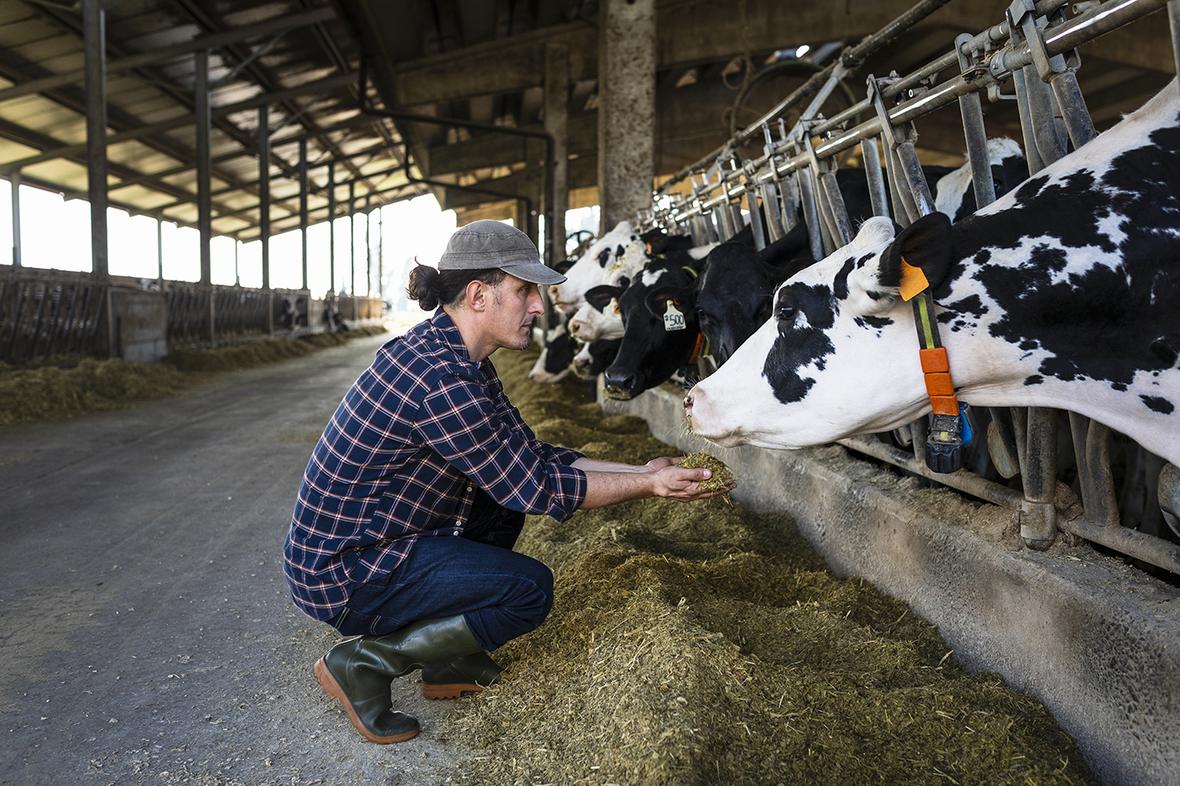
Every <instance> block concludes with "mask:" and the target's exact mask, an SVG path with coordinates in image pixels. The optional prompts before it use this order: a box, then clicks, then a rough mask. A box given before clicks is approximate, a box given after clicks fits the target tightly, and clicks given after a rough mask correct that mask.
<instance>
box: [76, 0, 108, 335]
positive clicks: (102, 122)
mask: <svg viewBox="0 0 1180 786" xmlns="http://www.w3.org/2000/svg"><path fill="white" fill-rule="evenodd" d="M82 32H83V36H82V38H83V52H84V58H83V59H84V63H85V71H86V75H85V81H84V85H85V88H86V196H87V198H88V199H89V200H90V264H91V267H90V269H91V271H92V272H93V273H94V276H95V278H97V279H98V280H99V281H102V282H104V283H105V282H106V281H107V279H108V277H109V270H108V267H107V50H106V34H107V33H106V11H104V10H103V7H102V4H101V3H100V2H99V0H85V2H83V3H82ZM108 316H110V314H109V309H108Z"/></svg>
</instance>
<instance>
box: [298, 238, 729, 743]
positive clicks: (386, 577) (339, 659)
mask: <svg viewBox="0 0 1180 786" xmlns="http://www.w3.org/2000/svg"><path fill="white" fill-rule="evenodd" d="M564 280H565V277H564V276H562V275H561V274H559V273H557V272H555V271H553V270H552V269H550V268H548V267H546V266H545V265H543V264H542V263H541V261H540V259H539V254H538V252H537V247H536V246H535V245H533V243H532V241H531V240H529V238H528V237H527V236H526V235H525V234H524V233H523V232H520V231H519V230H517V229H513V228H512V227H509V226H508V225H506V224H502V223H500V222H498V221H476V222H475V223H472V224H468V225H467V226H465V227H462V228H460V229H459V230H457V231H456V232H455V233H454V235H452V236H451V239H450V241H449V242H448V244H447V248H446V251H445V252H444V253H443V255H442V257H441V259H440V260H439V265H438V270H435V269H433V268H430V267H426V266H423V265H419V266H418V267H417V268H415V269H414V271H413V272H412V273H411V275H410V285H409V289H408V294H409V296H410V297H411V298H413V299H414V300H417V301H418V304H419V305H420V306H421V307H422V308H424V309H426V310H434V309H436V307H437V310H435V311H434V315H433V316H432V317H431V318H430V319H428V320H426V321H424V322H422V323H420V324H418V325H417V326H416V327H414V328H413V329H412V330H410V331H409V332H408V333H406V335H405V336H402V337H400V338H395V339H393V340H392V341H390V342H389V343H387V344H385V345H384V346H383V347H381V349H380V350H378V352H377V355H376V357H375V358H374V359H373V363H372V365H370V366H369V367H368V368H367V369H365V371H364V372H363V373H362V374H361V375H360V377H359V378H358V379H357V380H356V382H354V383H353V385H352V387H351V388H349V390H348V392H347V393H345V395H344V399H343V400H342V401H341V402H340V406H339V407H337V409H336V412H335V414H334V415H333V416H332V419H331V421H329V423H328V425H327V427H326V428H325V429H324V433H323V436H321V437H320V440H319V442H318V443H317V444H316V446H315V450H314V451H313V452H312V455H311V460H310V461H309V462H308V464H307V469H306V471H305V473H304V476H303V483H302V485H301V486H300V488H299V496H298V499H297V500H296V503H295V512H294V515H293V517H292V520H291V527H290V530H289V532H288V535H287V539H286V544H285V547H284V557H285V560H284V571H285V573H286V576H287V581H288V584H289V586H290V588H291V593H292V596H293V597H294V600H295V604H296V605H297V606H298V607H299V608H300V609H301V610H303V611H304V612H306V613H307V614H309V615H310V616H312V617H314V618H315V619H318V620H322V621H324V622H327V623H328V624H329V625H331V626H332V627H334V628H336V629H337V630H338V631H340V632H341V633H343V634H344V635H346V636H352V637H354V638H348V639H345V640H344V641H342V642H340V643H339V644H337V645H336V646H334V647H333V648H332V649H331V650H330V651H329V652H328V654H327V655H325V656H324V657H323V658H321V659H320V660H319V661H318V662H317V663H316V665H315V675H316V679H317V680H318V681H319V683H320V685H321V686H322V687H323V689H324V692H325V693H327V694H328V695H329V696H330V697H332V698H334V699H337V700H339V701H340V703H341V704H342V705H343V707H344V710H345V712H346V713H347V715H348V718H349V720H351V721H352V725H353V726H355V727H356V730H357V731H358V732H360V734H361V736H362V737H364V738H365V739H366V740H369V741H370V742H376V743H383V744H384V743H392V742H402V741H404V740H408V739H410V738H411V737H414V736H415V735H417V734H418V731H419V726H418V721H417V719H415V718H413V717H411V716H410V715H407V714H405V713H402V712H398V711H396V710H394V709H393V707H392V701H391V699H390V684H391V682H392V681H393V680H394V679H395V678H397V677H401V676H403V675H405V674H408V673H410V672H412V671H414V670H415V669H419V668H420V669H421V670H422V691H423V694H424V695H425V696H426V697H427V698H436V699H451V698H457V697H458V696H461V695H463V694H464V693H469V692H476V691H479V690H481V689H482V687H484V686H487V685H490V684H493V683H495V682H497V681H498V679H499V676H500V668H499V667H498V666H497V665H496V662H495V661H494V660H492V658H491V656H490V655H488V652H490V651H493V650H495V649H496V648H497V647H499V646H500V645H502V644H504V643H505V642H507V641H509V640H511V639H513V638H516V637H517V636H520V635H522V634H525V633H528V632H529V631H531V630H533V629H534V628H536V627H538V626H539V625H540V624H541V623H542V622H544V620H545V617H546V615H548V613H549V610H550V608H551V606H552V604H553V574H552V572H550V570H549V568H547V567H546V566H545V565H544V564H542V563H540V562H538V561H537V560H535V559H533V558H531V557H527V556H525V555H523V554H518V553H516V552H514V551H513V550H512V548H513V546H514V545H515V543H516V539H517V536H518V535H519V534H520V531H521V528H522V527H523V525H524V515H525V514H526V513H532V514H542V513H544V514H548V515H550V516H552V517H553V518H555V519H557V520H558V521H564V520H565V519H567V518H569V517H570V516H571V515H573V513H574V511H576V510H577V509H579V508H596V507H601V506H604V505H610V504H613V503H616V502H623V501H626V500H632V499H639V498H641V497H650V496H661V497H671V498H673V499H679V500H696V499H704V498H706V497H711V496H715V495H716V494H719V493H725V491H726V489H722V490H720V491H715V492H704V491H703V490H702V489H701V488H700V485H699V481H702V480H705V479H707V478H708V477H709V472H708V470H702V469H681V468H679V467H677V466H676V463H677V459H673V458H658V459H654V460H652V461H650V462H648V463H647V464H646V465H644V466H632V465H629V464H617V463H614V462H609V461H595V460H593V459H589V458H586V457H585V456H584V455H582V454H581V453H579V452H577V451H575V450H569V449H567V448H561V447H555V446H553V445H548V444H545V443H544V442H541V441H540V440H538V439H537V437H536V435H534V434H533V432H532V430H531V429H530V428H529V427H528V426H527V425H526V424H525V423H524V421H523V420H522V419H521V417H520V413H519V412H518V411H517V409H516V407H514V406H513V405H512V404H511V403H510V402H509V401H508V399H507V397H506V396H505V395H504V389H503V387H502V386H501V384H500V380H499V378H498V377H497V376H496V369H495V368H494V367H493V366H492V363H491V361H490V360H489V356H490V355H491V354H492V353H494V352H495V351H496V350H497V349H515V350H522V349H525V348H526V347H527V346H528V345H529V341H530V339H531V336H532V323H533V319H534V318H535V317H536V316H537V315H538V314H540V313H541V312H542V303H541V294H540V291H539V290H538V285H550V284H558V283H561V282H562V281H564ZM440 306H441V307H440Z"/></svg>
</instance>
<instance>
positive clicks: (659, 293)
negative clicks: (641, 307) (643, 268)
mask: <svg viewBox="0 0 1180 786" xmlns="http://www.w3.org/2000/svg"><path fill="white" fill-rule="evenodd" d="M669 300H670V301H672V303H673V304H674V305H675V306H676V310H677V311H679V312H680V313H682V314H687V313H689V312H691V311H692V310H693V308H694V304H695V302H696V298H695V297H693V292H692V288H691V287H678V286H673V285H671V284H665V285H664V286H662V287H655V288H654V289H652V290H651V291H650V292H648V293H647V298H646V300H645V301H644V302H645V303H646V304H647V309H648V311H650V312H651V313H653V314H655V315H656V316H657V317H659V316H663V314H664V312H665V311H667V310H668V301H669Z"/></svg>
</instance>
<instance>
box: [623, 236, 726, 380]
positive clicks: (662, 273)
mask: <svg viewBox="0 0 1180 786" xmlns="http://www.w3.org/2000/svg"><path fill="white" fill-rule="evenodd" d="M713 253H716V249H714V251H713V252H710V257H711V256H712V254H713ZM710 257H706V258H705V259H704V260H700V259H693V258H692V257H689V256H688V255H677V254H668V255H666V256H665V257H664V258H662V259H658V260H652V261H651V263H649V265H648V266H647V267H646V268H644V269H643V271H642V272H641V273H640V274H639V275H638V276H637V277H636V279H635V280H634V281H632V282H631V284H630V286H628V287H627V288H626V289H625V290H623V291H622V292H621V294H619V296H618V304H619V314H620V317H621V319H622V321H623V326H624V333H623V337H622V339H621V343H620V345H619V351H618V354H617V355H616V357H615V360H614V362H613V363H612V364H611V365H610V367H609V368H608V369H607V370H606V375H605V378H604V382H605V384H606V393H607V395H608V396H610V397H611V398H616V399H630V398H634V397H635V396H637V395H639V394H640V393H642V392H643V391H645V390H647V389H649V388H652V387H655V386H656V385H659V384H661V383H663V382H666V381H668V380H669V379H671V377H672V374H674V373H675V372H676V371H677V370H678V369H679V368H680V367H681V366H683V365H685V363H687V362H688V361H689V359H690V358H691V357H692V355H693V354H694V351H695V349H696V347H697V345H698V342H699V341H700V329H699V323H698V322H697V317H696V312H695V310H694V309H693V308H692V306H691V304H690V303H687V302H682V301H680V300H677V299H676V297H675V296H674V294H673V293H675V292H679V291H689V290H691V289H692V285H693V282H694V281H695V280H696V279H697V278H698V277H699V276H700V272H701V270H703V269H704V267H705V265H706V260H708V259H709V258H710ZM669 325H672V326H673V327H674V329H671V330H669V329H668V327H669ZM677 326H678V327H677Z"/></svg>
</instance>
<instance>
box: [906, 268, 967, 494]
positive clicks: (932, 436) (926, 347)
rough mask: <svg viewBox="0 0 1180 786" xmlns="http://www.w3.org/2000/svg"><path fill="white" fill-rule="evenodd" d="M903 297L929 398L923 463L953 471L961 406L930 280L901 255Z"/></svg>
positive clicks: (958, 447)
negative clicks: (911, 312) (911, 318)
mask: <svg viewBox="0 0 1180 786" xmlns="http://www.w3.org/2000/svg"><path fill="white" fill-rule="evenodd" d="M900 293H901V297H902V299H903V300H908V301H909V302H910V305H911V306H912V307H913V309H914V327H915V328H916V329H917V332H918V358H919V359H920V361H921V365H922V376H923V379H924V380H925V383H926V395H927V396H928V397H929V399H930V411H931V413H932V414H931V423H930V431H929V435H928V436H927V438H926V466H928V467H929V468H930V469H932V470H934V471H935V472H944V473H945V472H954V471H955V470H957V469H959V468H960V467H961V466H962V446H963V436H962V420H961V413H962V409H961V408H960V406H959V399H958V397H957V396H955V383H954V380H953V379H952V378H951V366H950V358H949V357H948V355H947V351H946V347H944V346H943V345H942V337H941V336H940V335H939V332H938V320H936V319H935V318H934V296H933V295H931V294H930V282H929V281H927V280H926V274H925V273H924V272H922V269H921V268H918V267H914V266H913V265H911V264H910V263H909V262H907V261H906V259H905V257H904V256H903V257H901V286H900Z"/></svg>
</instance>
